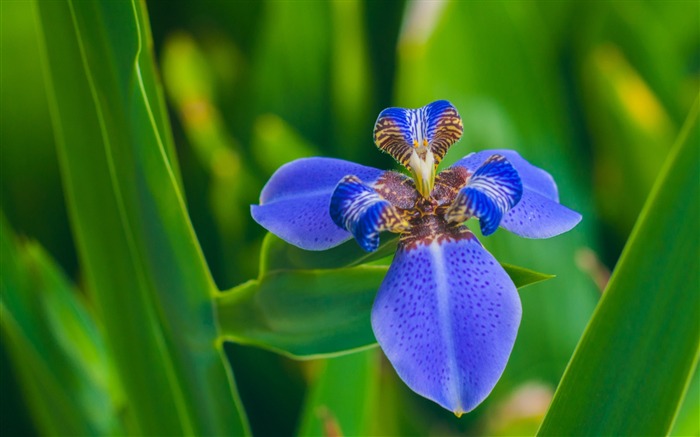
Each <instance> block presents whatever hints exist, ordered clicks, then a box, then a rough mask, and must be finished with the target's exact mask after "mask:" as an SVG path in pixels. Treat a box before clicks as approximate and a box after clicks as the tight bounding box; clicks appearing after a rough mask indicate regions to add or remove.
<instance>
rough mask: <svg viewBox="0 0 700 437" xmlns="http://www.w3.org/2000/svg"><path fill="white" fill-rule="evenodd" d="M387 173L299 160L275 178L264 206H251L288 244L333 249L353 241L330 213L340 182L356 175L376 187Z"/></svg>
mask: <svg viewBox="0 0 700 437" xmlns="http://www.w3.org/2000/svg"><path fill="white" fill-rule="evenodd" d="M383 173H384V172H383V171H381V170H378V169H376V168H372V167H365V166H363V165H359V164H355V163H352V162H348V161H343V160H340V159H332V158H303V159H298V160H296V161H293V162H290V163H288V164H285V165H283V166H282V167H280V168H279V170H277V171H276V172H275V174H273V175H272V177H271V178H270V180H269V181H268V182H267V184H266V185H265V187H264V188H263V190H262V193H261V194H260V205H252V206H251V214H252V216H253V218H254V219H255V221H257V222H258V223H259V224H260V225H261V226H263V227H264V228H265V229H267V230H268V231H270V232H272V233H273V234H275V235H277V236H278V237H280V238H282V239H283V240H285V241H287V242H288V243H291V244H294V245H295V246H298V247H301V248H302V249H307V250H325V249H329V248H331V247H334V246H337V245H338V244H340V243H342V242H344V241H346V240H348V239H350V238H351V237H352V236H351V235H350V233H349V232H348V231H346V230H345V229H341V228H339V227H338V226H336V224H335V223H333V220H332V219H331V216H330V213H329V210H328V208H329V205H330V202H331V194H332V193H333V190H334V189H335V187H336V185H338V182H339V181H340V180H341V179H343V177H344V176H346V175H348V174H353V175H356V176H357V177H359V178H361V179H362V180H364V181H367V182H368V183H373V182H374V181H377V180H378V179H379V178H380V176H381V175H382V174H383Z"/></svg>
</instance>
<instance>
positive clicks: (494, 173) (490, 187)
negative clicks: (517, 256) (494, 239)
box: [446, 155, 523, 235]
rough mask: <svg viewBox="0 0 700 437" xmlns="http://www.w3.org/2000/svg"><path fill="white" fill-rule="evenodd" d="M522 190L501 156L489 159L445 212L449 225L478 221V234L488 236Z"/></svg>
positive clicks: (511, 169) (510, 167)
mask: <svg viewBox="0 0 700 437" xmlns="http://www.w3.org/2000/svg"><path fill="white" fill-rule="evenodd" d="M522 193H523V186H522V183H521V181H520V177H519V176H518V172H517V171H516V170H515V168H513V166H512V165H511V164H510V163H509V162H508V160H507V159H506V158H504V157H503V156H501V155H493V156H491V157H490V158H488V159H487V160H486V162H484V163H483V164H482V165H481V167H479V168H478V169H477V170H476V171H475V172H474V174H473V175H471V177H470V178H469V181H468V182H467V185H466V186H465V187H464V188H463V189H462V190H461V191H460V192H459V194H458V195H457V197H456V198H455V200H454V202H453V203H452V205H451V206H450V208H449V209H448V211H447V215H446V218H447V220H448V221H450V222H463V221H465V220H467V219H468V218H469V217H478V218H479V225H480V226H481V232H482V233H483V234H484V235H490V234H492V233H494V232H495V231H496V229H498V225H499V224H500V223H501V219H502V218H503V216H504V214H505V213H506V212H508V211H509V210H510V209H511V208H513V206H514V205H515V204H517V203H518V201H520V197H521V196H522Z"/></svg>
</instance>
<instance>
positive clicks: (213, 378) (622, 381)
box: [0, 0, 700, 436]
mask: <svg viewBox="0 0 700 437" xmlns="http://www.w3.org/2000/svg"><path fill="white" fill-rule="evenodd" d="M147 6H148V10H149V12H150V19H149V17H148V16H147V14H146V3H145V2H143V1H138V0H130V1H122V2H114V1H108V0H104V1H103V0H99V1H89V2H85V1H75V0H58V1H39V0H32V1H28V2H0V8H1V12H2V13H0V22H1V23H0V24H1V25H0V32H2V39H1V41H0V44H1V48H2V50H0V56H1V57H2V65H3V74H2V75H0V82H1V85H2V86H1V87H0V94H1V95H2V99H0V105H1V108H0V112H1V114H2V129H0V147H1V149H2V155H1V156H2V159H1V161H0V193H2V198H1V199H0V204H1V205H0V206H1V208H0V209H1V210H2V216H3V219H2V221H1V223H0V225H1V226H0V232H1V233H0V255H1V260H0V266H1V267H2V276H1V278H0V286H1V288H0V293H1V294H0V315H1V318H0V333H1V334H0V335H1V338H2V346H1V347H2V350H3V354H2V357H6V358H7V361H8V363H5V362H4V358H1V360H2V361H3V362H0V364H1V365H2V366H3V367H2V370H3V371H2V372H0V381H2V388H3V397H2V398H3V400H2V403H1V404H0V405H2V417H1V419H2V423H3V430H5V429H7V433H8V434H25V433H27V432H29V433H31V432H32V431H35V432H38V433H40V434H46V435H112V434H119V435H122V434H129V435H131V434H148V435H163V434H168V435H184V434H188V435H195V434H196V435H214V434H216V435H240V434H249V433H251V432H252V433H253V434H256V435H257V434H260V435H267V434H289V433H290V432H291V430H296V433H297V434H298V435H327V436H331V435H341V434H342V435H406V434H411V435H428V434H432V435H435V434H439V435H464V434H469V435H475V434H499V433H500V434H509V433H511V434H512V433H515V432H517V433H520V434H535V433H536V432H537V429H538V427H539V426H540V424H541V423H542V420H543V418H544V417H545V413H546V410H547V405H549V403H550V397H551V392H553V390H554V387H555V386H556V385H557V383H558V382H559V380H560V378H561V377H562V373H563V372H564V369H565V368H566V369H567V370H566V374H565V376H564V378H563V380H562V381H561V384H560V386H559V388H558V389H557V392H556V395H555V397H554V400H553V402H552V405H551V408H550V409H549V413H548V414H547V416H546V419H545V420H544V424H542V426H541V428H540V434H542V435H553V434H557V435H560V434H567V435H568V434H582V435H598V434H608V435H618V434H649V433H653V434H664V433H669V432H671V433H672V434H673V435H689V434H690V435H697V434H698V433H699V432H700V428H698V423H700V420H699V419H700V417H699V416H698V408H697V406H698V402H699V401H698V399H700V397H699V393H698V387H699V385H698V382H697V379H698V376H697V375H698V371H697V361H698V344H699V342H700V339H699V338H698V332H700V327H699V326H698V320H700V315H699V314H698V311H699V310H698V308H700V302H698V298H699V295H698V292H697V291H698V290H699V289H700V284H698V277H700V272H699V271H698V268H699V267H698V256H697V254H698V253H699V251H700V248H699V247H700V244H699V241H698V238H699V236H698V232H697V223H698V222H699V221H700V220H699V219H700V217H698V203H697V199H698V198H700V193H699V192H698V191H699V188H700V187H699V186H698V178H697V175H698V174H699V173H700V171H699V170H700V169H698V163H699V162H700V157H699V156H698V144H699V143H700V138H699V137H698V135H699V134H698V123H697V106H696V107H695V112H694V113H693V114H694V115H693V116H691V117H690V118H689V120H690V121H688V122H687V123H686V125H685V126H686V127H685V128H683V130H682V132H681V125H682V124H683V120H685V119H686V116H687V114H688V113H689V111H690V110H691V106H692V104H693V101H694V99H696V98H697V95H698V90H699V88H698V86H699V84H700V68H699V67H698V60H697V52H698V47H700V46H699V43H698V41H700V17H699V16H698V14H697V7H696V5H695V4H693V3H692V2H651V3H650V2H641V1H629V2H598V3H590V2H589V3H585V4H584V3H576V2H542V3H536V2H534V3H533V2H530V3H528V2H521V3H517V2H505V1H495V2H403V1H396V2H362V1H359V0H350V1H343V2H329V3H325V2H311V3H305V4H304V7H299V6H300V4H298V3H295V2H275V1H260V2H155V1H152V2H148V4H147ZM151 30H152V31H153V32H151ZM154 55H157V56H158V57H159V60H160V70H161V71H162V77H163V85H164V87H165V90H164V92H163V90H162V89H161V83H160V75H159V73H158V69H157V68H156V67H155V65H154V62H153V59H154ZM166 96H167V98H168V99H169V100H168V103H169V104H171V106H172V112H169V111H168V109H167V106H166V104H165V99H164V97H166ZM442 98H446V99H449V100H450V101H452V102H453V103H454V104H455V105H456V106H457V107H458V108H459V110H460V113H461V115H462V117H463V119H464V124H465V134H464V137H463V139H462V141H460V142H459V143H458V144H456V145H455V146H454V147H453V148H452V149H451V151H450V153H449V154H448V155H447V158H446V159H445V161H444V163H443V164H442V165H443V166H444V165H449V164H450V163H452V162H454V161H455V160H457V159H459V158H461V157H462V156H464V155H466V154H468V153H470V152H472V151H475V150H480V149H486V148H509V149H517V150H519V151H520V152H521V153H522V154H523V156H526V157H527V158H528V159H529V160H530V161H532V162H533V163H535V164H536V165H539V166H541V167H543V168H546V169H547V170H549V171H550V172H551V173H552V174H553V175H554V177H555V179H556V180H557V182H558V184H559V188H560V197H561V199H562V202H563V203H564V204H566V205H569V206H571V207H573V208H574V209H576V210H578V211H580V212H582V214H583V216H584V220H583V222H582V223H581V224H580V225H579V226H578V227H577V228H576V229H575V230H573V231H572V232H570V233H568V234H566V235H564V236H561V237H559V238H556V239H551V240H543V241H532V240H527V241H526V240H523V239H520V238H517V237H514V236H512V235H508V234H507V233H505V232H497V233H496V234H495V235H494V236H492V237H487V238H484V239H481V241H482V242H483V244H484V245H485V246H486V247H487V248H488V249H489V251H491V252H492V253H494V255H495V256H496V258H497V259H499V260H500V261H501V262H502V263H503V266H504V268H505V269H506V270H507V272H508V273H509V275H510V276H511V278H512V279H513V280H514V282H515V283H516V284H517V285H518V286H519V287H522V286H525V285H528V284H535V283H537V282H540V281H544V280H545V279H551V278H553V276H550V275H543V274H541V273H537V271H544V272H551V273H553V274H555V275H556V278H553V279H551V280H547V281H545V282H544V283H541V284H537V285H536V286H532V287H530V288H529V289H528V290H526V291H525V292H523V293H521V298H522V301H523V321H522V325H521V328H520V332H519V334H518V340H517V342H516V345H515V349H514V351H513V354H512V357H511V360H510V362H509V364H508V367H507V369H506V371H505V373H504V375H503V377H502V379H501V381H500V382H499V384H498V385H497V387H496V389H495V390H494V392H493V393H492V395H491V396H490V397H489V398H488V399H487V400H486V402H484V404H483V405H482V406H480V407H479V408H478V409H477V410H475V411H474V412H472V413H470V414H468V415H465V416H463V417H462V418H461V419H457V418H455V417H453V416H452V415H450V414H449V413H446V412H445V411H443V410H442V409H441V408H439V407H436V406H435V405H433V404H432V403H431V402H428V401H425V400H424V399H422V398H420V397H418V396H417V395H415V394H413V393H412V392H410V390H408V389H407V388H406V387H405V386H404V385H403V383H402V382H401V381H400V380H398V378H397V377H396V375H395V374H394V372H393V369H391V366H390V365H389V364H388V363H387V362H386V361H385V360H384V359H383V356H382V353H381V350H380V349H379V348H375V347H373V345H374V344H375V339H374V336H373V333H372V331H371V327H370V323H369V320H370V317H369V315H370V309H371V305H372V302H373V299H374V296H375V294H376V290H377V288H378V287H379V284H380V283H381V281H382V279H383V277H384V275H385V272H386V269H387V266H388V265H389V264H390V262H391V256H392V254H393V253H394V251H395V248H396V244H397V239H396V238H395V237H393V236H391V235H386V236H384V235H383V236H382V245H381V247H380V250H378V251H377V252H375V253H372V254H367V253H365V252H363V251H362V250H361V249H360V248H359V246H358V245H357V244H355V243H354V241H349V242H347V243H345V244H342V245H340V246H339V247H337V248H334V249H331V250H329V251H323V252H310V251H304V250H301V249H298V248H296V247H293V246H291V245H289V244H287V243H285V242H283V241H282V240H280V239H279V238H277V237H275V236H273V235H270V234H268V235H264V232H263V230H262V229H261V228H260V227H259V226H258V225H257V224H255V223H254V222H253V221H252V219H251V218H250V216H249V205H250V204H251V203H255V202H256V200H257V196H258V194H259V192H260V189H261V188H262V186H263V185H264V183H265V181H266V180H267V179H268V177H269V176H270V175H271V174H272V173H273V172H274V171H275V169H276V168H278V167H279V166H280V165H281V164H283V163H285V162H288V161H290V160H293V159H296V158H298V157H303V156H314V155H320V156H333V157H337V158H344V159H352V160H355V161H358V162H361V163H363V164H367V165H373V166H376V167H379V168H390V167H391V166H392V165H394V163H393V161H391V160H390V159H389V158H387V157H386V156H385V155H381V154H379V153H377V151H376V150H375V149H376V148H375V147H374V146H373V145H372V142H371V129H372V125H373V122H374V120H375V118H376V116H377V114H378V113H379V111H380V110H381V109H383V108H385V107H388V106H395V105H398V106H410V107H417V106H422V105H424V104H426V103H427V102H429V101H432V100H436V99H442ZM169 113H170V114H172V115H173V116H174V117H173V124H172V126H171V123H170V121H169V117H168V114H169ZM676 137H678V140H677V145H676V146H675V147H674V148H672V145H673V141H674V139H675V138H676ZM669 154H670V155H669ZM667 156H669V158H668V160H667V159H666V158H667ZM664 161H666V162H667V164H665V165H663V164H662V163H663V162H664ZM662 165H663V168H662ZM652 187H654V188H653V191H652V194H651V195H650V194H649V191H650V190H652ZM645 200H646V202H647V203H646V204H645V205H646V206H645V207H644V210H643V211H642V212H641V213H640V210H641V208H642V206H643V203H644V202H645ZM635 223H636V225H635ZM633 225H635V226H636V227H635V230H634V231H633V232H632V234H631V237H630V238H629V241H627V240H628V236H629V235H630V232H631V230H632V226H633ZM477 233H478V232H477ZM623 246H624V252H623V253H622V255H621V258H620V261H619V263H618V262H617V259H618V256H620V252H621V250H622V248H623ZM516 266H526V267H527V268H523V267H516ZM613 267H614V271H613V275H612V279H611V280H610V282H609V284H607V281H608V277H609V270H611V269H612V268H613ZM529 269H534V270H529ZM256 275H257V276H256ZM250 278H256V279H252V280H248V279H250ZM246 280H248V281H247V282H246ZM236 284H239V285H236ZM606 284H607V286H606ZM602 289H605V292H604V293H603V297H602V299H600V302H598V300H599V296H600V291H601V290H602ZM219 290H227V291H224V292H221V291H219ZM597 304H598V307H597V309H596V310H595V314H594V313H593V312H594V308H595V306H596V305H597ZM591 315H593V317H592V318H591ZM584 330H585V332H584ZM582 334H583V337H581V336H582ZM579 340H580V341H579ZM225 341H233V342H236V343H238V344H239V345H244V346H240V347H233V348H229V347H227V354H225V353H224V347H223V346H224V345H223V343H224V342H225ZM577 344H579V345H578V346H576V345H577ZM247 346H254V347H256V348H263V349H267V350H272V351H274V352H277V353H278V354H277V355H275V354H269V353H266V352H264V351H260V350H259V349H257V350H256V351H255V352H252V349H251V348H248V347H247ZM575 348H576V352H575V353H574V356H573V358H571V354H572V352H573V351H574V349H575ZM351 352H352V353H351ZM289 358H294V359H295V360H290V359H289ZM299 359H301V360H299ZM570 359H571V361H570ZM6 364H9V367H8V370H11V371H10V372H5V371H4V370H5V365H6ZM567 365H568V367H567ZM232 368H234V369H235V371H236V372H235V376H236V379H237V380H238V381H240V385H241V395H240V396H239V394H238V392H237V389H236V383H235V382H234V378H233V372H232ZM301 375H303V376H304V379H302V377H301ZM693 375H695V376H694V378H695V379H694V380H693V382H691V378H692V377H693ZM13 379H14V380H16V383H15V384H12V380H13ZM533 381H536V382H537V387H538V388H537V389H536V390H533V389H532V387H533ZM13 387H17V389H18V390H19V392H15V391H12V390H14V389H13ZM243 388H245V390H244V389H243ZM686 392H687V395H686ZM684 396H686V397H687V399H686V400H685V402H683V398H684ZM239 398H240V399H239ZM301 399H305V400H304V402H303V405H301V404H300V400H301ZM20 400H21V401H20ZM522 405H527V406H528V408H525V409H523V408H522V407H521V406H522ZM275 408H277V409H278V410H279V408H284V410H285V411H284V412H280V411H277V412H276V411H271V410H274V409H275ZM24 409H26V410H27V411H28V412H29V416H30V417H31V419H32V421H33V422H32V423H31V424H23V423H20V422H21V417H22V416H23V415H22V414H21V413H22V411H23V410H24ZM244 411H245V413H244ZM296 415H298V417H295V416H296ZM270 417H274V418H275V420H270ZM674 420H675V428H673V427H672V425H673V423H674ZM248 422H250V425H248ZM6 424H8V425H7V426H6Z"/></svg>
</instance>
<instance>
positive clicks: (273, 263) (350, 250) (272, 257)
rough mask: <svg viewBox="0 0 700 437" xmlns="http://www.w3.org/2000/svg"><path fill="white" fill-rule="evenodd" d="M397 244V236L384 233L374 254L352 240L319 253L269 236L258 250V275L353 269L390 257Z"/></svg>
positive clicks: (269, 234)
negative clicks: (276, 272) (294, 271)
mask: <svg viewBox="0 0 700 437" xmlns="http://www.w3.org/2000/svg"><path fill="white" fill-rule="evenodd" d="M398 242H399V237H398V236H396V235H392V234H384V235H382V239H381V244H380V246H379V249H377V250H376V251H375V252H369V253H368V252H365V251H364V250H362V248H361V247H360V246H359V245H358V244H357V242H356V241H355V240H349V241H346V242H345V243H343V244H341V245H339V246H337V247H334V248H332V249H328V250H322V251H318V250H304V249H300V248H298V247H296V246H294V245H292V244H289V243H287V242H285V241H284V240H282V239H281V238H279V237H277V236H275V235H274V234H271V233H268V234H267V235H266V236H265V239H264V240H263V244H262V249H261V251H260V273H261V274H266V273H268V272H274V271H277V270H313V269H334V268H341V267H354V266H358V265H360V264H366V263H368V262H372V261H376V260H378V259H381V258H385V257H387V256H390V255H393V254H394V252H396V245H397V244H398Z"/></svg>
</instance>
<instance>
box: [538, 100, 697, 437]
mask: <svg viewBox="0 0 700 437" xmlns="http://www.w3.org/2000/svg"><path fill="white" fill-rule="evenodd" d="M699 108H700V100H698V101H696V104H695V106H694V108H693V111H692V112H691V115H690V116H689V118H688V120H687V121H686V125H685V126H684V128H683V130H682V132H681V134H680V136H679V140H678V142H677V144H676V146H675V148H674V151H673V152H672V154H671V156H670V157H669V159H668V160H667V162H666V165H665V167H664V169H663V170H662V173H661V176H660V177H659V180H658V181H657V184H656V185H655V187H654V189H653V190H652V193H651V194H650V196H649V199H648V201H647V203H646V205H645V207H644V210H643V211H642V214H641V215H640V218H639V220H638V222H637V225H636V227H635V229H634V230H633V232H632V235H631V237H630V239H629V242H628V244H627V246H626V247H625V250H624V251H623V253H622V256H621V258H620V261H619V263H618V265H617V267H616V269H615V271H614V273H613V276H612V278H611V280H610V283H609V285H608V287H607V289H606V291H605V293H604V294H603V298H602V300H601V302H600V304H599V305H598V308H597V309H596V312H595V314H594V315H593V318H592V319H591V321H590V323H589V325H588V327H587V328H586V332H585V333H584V336H583V338H581V341H580V343H579V345H578V347H577V349H576V352H575V353H574V356H573V357H572V359H571V362H570V363H569V366H568V368H567V370H566V372H565V374H564V377H563V379H562V381H561V383H560V385H559V388H558V389H557V392H556V394H555V396H554V400H553V401H552V405H551V407H550V410H549V412H548V414H547V416H546V418H545V421H544V423H543V424H542V427H541V429H540V431H539V435H665V434H668V433H669V431H670V429H671V426H672V424H673V420H674V418H675V416H676V414H677V411H678V408H679V405H680V402H681V401H682V400H683V395H684V393H685V392H686V390H687V388H688V384H689V383H690V378H691V377H692V375H693V371H694V369H695V368H696V366H697V363H698V357H699V356H700V349H699V345H700V293H698V290H699V289H700V269H699V266H698V253H700V234H699V233H698V227H697V225H698V223H699V222H700V204H698V202H697V199H700V180H698V174H700V153H699V152H700V130H699V125H698V110H699Z"/></svg>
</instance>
